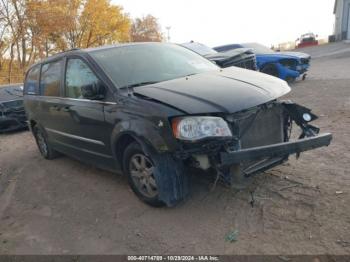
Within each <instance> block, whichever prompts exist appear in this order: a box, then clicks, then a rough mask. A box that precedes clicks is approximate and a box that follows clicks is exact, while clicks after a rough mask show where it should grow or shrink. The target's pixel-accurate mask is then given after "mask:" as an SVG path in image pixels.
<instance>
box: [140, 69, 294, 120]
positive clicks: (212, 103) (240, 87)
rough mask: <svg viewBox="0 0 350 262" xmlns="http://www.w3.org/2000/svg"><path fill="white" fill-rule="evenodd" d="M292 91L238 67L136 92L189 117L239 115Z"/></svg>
mask: <svg viewBox="0 0 350 262" xmlns="http://www.w3.org/2000/svg"><path fill="white" fill-rule="evenodd" d="M289 91H290V87H289V86H288V84H287V83H286V82H285V81H283V80H280V79H278V78H276V77H272V76H269V75H266V74H262V73H259V72H255V71H252V70H246V69H241V68H236V67H229V68H226V69H222V70H217V71H212V72H207V73H201V74H197V75H193V76H189V77H184V78H178V79H174V80H169V81H164V82H160V83H156V84H153V85H147V86H140V87H136V88H135V89H134V93H135V94H136V95H141V96H144V97H148V98H152V99H155V100H157V101H160V102H162V103H164V104H168V105H170V106H172V107H175V108H177V109H179V110H181V111H184V112H186V113H188V114H203V113H235V112H239V111H242V110H245V109H249V108H252V107H255V106H257V105H261V104H264V103H266V102H269V101H272V100H275V99H276V98H278V97H280V96H282V95H285V94H287V93H288V92H289Z"/></svg>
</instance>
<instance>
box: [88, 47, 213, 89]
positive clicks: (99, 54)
mask: <svg viewBox="0 0 350 262" xmlns="http://www.w3.org/2000/svg"><path fill="white" fill-rule="evenodd" d="M91 56H92V57H93V58H94V59H95V60H96V61H97V63H98V64H99V65H100V66H101V67H102V68H103V70H104V71H105V72H106V73H107V74H108V75H109V77H110V78H111V79H112V80H113V82H114V83H115V84H116V85H117V86H118V87H120V88H123V87H126V86H129V85H134V84H139V83H145V82H161V81H166V80H170V79H176V78H180V77H184V76H187V75H191V74H199V73H203V72H208V71H214V70H219V68H218V67H217V66H216V65H214V64H213V63H212V62H210V61H209V60H207V59H205V58H204V57H202V56H200V55H199V54H197V53H195V52H192V51H191V50H188V49H187V48H184V47H181V46H178V45H173V44H161V43H158V44H155V43H152V44H135V45H126V46H120V47H112V48H105V49H100V50H93V51H91Z"/></svg>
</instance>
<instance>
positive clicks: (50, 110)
mask: <svg viewBox="0 0 350 262" xmlns="http://www.w3.org/2000/svg"><path fill="white" fill-rule="evenodd" d="M289 91H290V88H289V86H288V85H287V83H286V82H285V81H283V80H280V79H277V78H275V77H272V76H269V75H265V74H261V73H258V72H254V71H250V70H245V69H240V68H236V67H231V68H226V69H221V68H219V67H217V66H216V65H214V64H213V63H212V62H210V61H209V60H207V59H205V58H203V57H202V56H200V55H198V54H197V53H195V52H192V51H190V50H188V49H186V48H183V47H180V46H177V45H173V44H166V43H137V44H136V43H130V44H120V45H114V46H106V47H100V48H93V49H84V50H71V51H68V52H64V53H60V54H57V55H55V56H52V57H50V58H48V59H45V60H43V61H41V62H40V63H37V64H35V65H33V66H32V67H31V68H30V69H29V70H28V72H27V76H26V80H25V85H24V94H25V95H24V104H25V109H26V114H27V117H28V120H29V123H30V128H31V130H32V132H33V135H34V137H35V139H36V142H37V145H38V148H39V150H40V152H41V154H42V155H43V157H44V158H47V159H52V158H54V157H55V156H57V155H58V154H59V153H63V154H66V155H69V156H71V157H74V158H76V159H79V160H81V161H85V162H87V163H89V164H93V165H95V166H98V167H100V168H104V169H107V170H111V171H114V172H119V171H122V172H123V173H124V174H126V175H127V177H128V181H129V184H130V186H131V188H132V190H133V191H134V192H135V194H136V195H137V196H138V197H139V198H140V199H141V200H143V201H144V202H146V203H148V204H150V205H153V206H161V205H164V204H166V205H168V206H173V205H175V204H177V203H178V202H180V201H182V200H184V199H186V196H188V193H189V179H188V172H187V171H188V169H189V168H196V169H199V170H206V172H208V173H210V172H211V173H213V174H214V175H215V178H217V179H220V180H221V181H223V182H224V183H227V184H232V183H236V181H240V180H242V179H243V180H244V179H245V178H248V177H250V176H252V175H254V174H256V173H259V172H261V171H264V170H266V169H269V168H271V167H274V166H276V165H279V164H281V163H283V162H284V161H286V160H287V159H288V156H289V155H290V154H300V153H301V152H303V151H306V150H311V149H314V148H318V147H322V146H328V145H329V144H330V141H331V139H332V136H331V134H328V133H327V134H318V133H319V129H318V128H317V127H315V126H312V125H310V122H311V121H313V120H314V119H316V118H317V117H316V116H315V115H314V114H313V113H311V110H310V109H308V108H306V107H303V106H300V105H297V104H294V103H292V102H290V101H289V102H288V101H278V100H277V99H278V98H279V97H281V96H282V95H284V94H287V93H288V92H289ZM292 123H295V124H296V125H297V126H298V127H299V129H300V136H299V138H298V139H296V140H293V141H292V140H290V135H291V128H292Z"/></svg>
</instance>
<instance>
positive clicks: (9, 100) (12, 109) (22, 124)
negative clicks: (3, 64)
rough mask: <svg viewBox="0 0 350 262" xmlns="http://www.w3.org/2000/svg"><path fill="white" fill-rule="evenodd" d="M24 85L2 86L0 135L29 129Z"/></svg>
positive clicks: (0, 96)
mask: <svg viewBox="0 0 350 262" xmlns="http://www.w3.org/2000/svg"><path fill="white" fill-rule="evenodd" d="M26 121H27V118H26V115H25V112H24V106H23V84H12V85H4V86H0V133H5V132H11V131H16V130H21V129H26V128H27V122H26Z"/></svg>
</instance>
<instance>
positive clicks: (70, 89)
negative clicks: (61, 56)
mask: <svg viewBox="0 0 350 262" xmlns="http://www.w3.org/2000/svg"><path fill="white" fill-rule="evenodd" d="M97 82H98V78H97V77H96V75H95V74H94V73H93V72H92V71H91V69H90V68H89V67H88V65H87V64H86V63H85V62H83V61H82V60H81V59H69V60H68V63H67V71H66V84H65V89H66V90H65V91H66V96H67V97H72V98H83V97H82V95H81V87H82V86H84V85H91V84H94V83H97Z"/></svg>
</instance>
